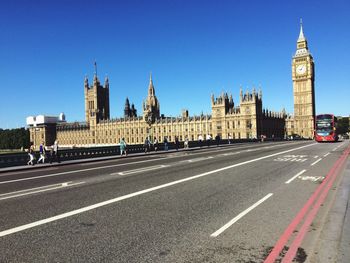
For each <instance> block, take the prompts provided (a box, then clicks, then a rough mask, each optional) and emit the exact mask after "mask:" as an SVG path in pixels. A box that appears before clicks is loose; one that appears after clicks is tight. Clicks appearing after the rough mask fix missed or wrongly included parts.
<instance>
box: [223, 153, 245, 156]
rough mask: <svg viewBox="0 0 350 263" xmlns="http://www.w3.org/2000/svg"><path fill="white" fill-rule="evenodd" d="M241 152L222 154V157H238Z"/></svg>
mask: <svg viewBox="0 0 350 263" xmlns="http://www.w3.org/2000/svg"><path fill="white" fill-rule="evenodd" d="M240 153H241V152H232V153H223V154H221V155H222V156H230V155H236V154H240Z"/></svg>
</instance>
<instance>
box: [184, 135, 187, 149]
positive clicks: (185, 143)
mask: <svg viewBox="0 0 350 263" xmlns="http://www.w3.org/2000/svg"><path fill="white" fill-rule="evenodd" d="M184 148H185V149H188V137H187V135H186V137H185V141H184Z"/></svg>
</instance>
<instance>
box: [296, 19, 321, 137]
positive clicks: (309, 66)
mask: <svg viewBox="0 0 350 263" xmlns="http://www.w3.org/2000/svg"><path fill="white" fill-rule="evenodd" d="M292 78H293V95H294V133H295V134H297V135H299V136H301V137H303V138H313V137H314V125H315V124H314V121H315V81H314V79H315V66H314V60H313V57H312V55H311V54H310V52H309V48H308V45H307V40H306V38H305V36H304V32H303V25H302V23H300V33H299V38H298V40H297V50H296V52H295V55H294V57H293V61H292Z"/></svg>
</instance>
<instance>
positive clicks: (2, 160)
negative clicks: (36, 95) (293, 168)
mask: <svg viewBox="0 0 350 263" xmlns="http://www.w3.org/2000/svg"><path fill="white" fill-rule="evenodd" d="M275 140H278V139H275ZM257 141H258V140H257V139H235V140H231V143H232V144H234V143H239V142H257ZM228 143H229V142H228V140H220V142H219V144H220V145H225V144H228ZM212 145H217V142H216V141H215V140H210V141H202V142H199V141H189V144H188V147H189V148H195V147H203V148H204V147H207V146H212ZM175 148H176V145H175V144H174V142H169V143H168V149H169V150H171V149H175ZM179 148H184V142H180V143H179ZM150 150H151V151H154V148H153V145H151V149H150ZM158 151H164V143H159V144H158ZM127 152H128V154H133V153H142V152H145V148H144V145H143V144H136V145H128V146H127ZM58 154H59V157H60V160H61V161H62V162H64V161H67V160H79V159H90V158H97V157H105V156H117V155H120V148H119V146H105V147H89V148H73V149H62V148H61V149H59V151H58ZM34 155H35V158H36V160H38V158H39V155H40V154H39V152H35V153H34ZM49 158H50V152H49V151H46V160H45V162H48V161H49ZM28 160H29V156H28V153H26V152H21V153H9V154H0V168H4V167H10V166H18V165H25V164H27V162H28Z"/></svg>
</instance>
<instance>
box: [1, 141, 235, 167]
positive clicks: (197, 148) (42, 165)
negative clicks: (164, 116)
mask: <svg viewBox="0 0 350 263" xmlns="http://www.w3.org/2000/svg"><path fill="white" fill-rule="evenodd" d="M239 144H240V143H235V144H223V145H219V146H216V145H211V146H209V147H207V146H202V147H193V148H187V149H185V148H180V149H179V150H178V151H177V150H176V149H170V150H168V151H164V150H159V151H157V152H155V151H151V152H148V153H144V152H140V153H130V154H128V155H127V156H120V155H112V156H103V157H95V158H86V159H75V160H64V161H61V162H60V163H57V162H53V163H52V164H50V163H49V162H48V160H49V159H48V158H46V161H47V162H46V163H44V164H42V163H40V164H35V165H17V166H11V167H5V168H0V173H6V172H15V171H22V170H37V169H41V168H47V167H55V166H63V165H70V164H77V163H92V162H99V161H108V160H117V159H125V158H134V157H140V156H150V155H161V154H169V153H176V152H190V151H197V150H201V149H208V148H209V149H210V148H217V147H220V148H222V147H224V148H225V147H230V146H233V145H239Z"/></svg>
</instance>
